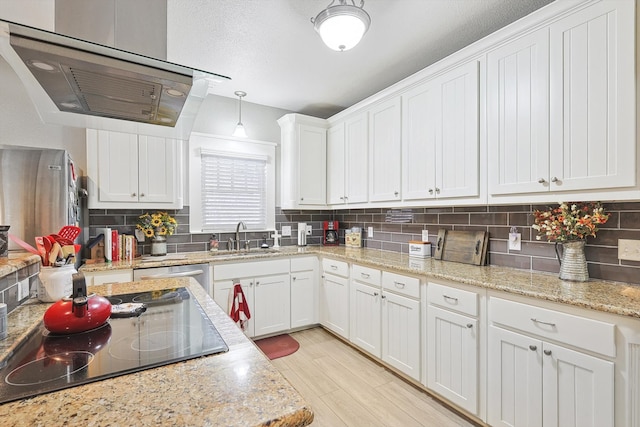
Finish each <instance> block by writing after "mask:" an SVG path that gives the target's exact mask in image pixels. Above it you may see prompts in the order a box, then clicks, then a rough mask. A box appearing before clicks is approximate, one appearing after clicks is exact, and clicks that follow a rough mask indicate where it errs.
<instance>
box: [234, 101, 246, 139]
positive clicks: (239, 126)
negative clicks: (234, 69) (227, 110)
mask: <svg viewBox="0 0 640 427" xmlns="http://www.w3.org/2000/svg"><path fill="white" fill-rule="evenodd" d="M234 94H235V95H236V96H237V97H238V124H237V125H236V130H234V131H233V136H237V137H239V138H246V137H247V132H245V130H244V125H243V124H242V97H243V96H247V93H246V92H243V91H241V90H238V91H236V92H234Z"/></svg>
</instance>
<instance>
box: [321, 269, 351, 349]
mask: <svg viewBox="0 0 640 427" xmlns="http://www.w3.org/2000/svg"><path fill="white" fill-rule="evenodd" d="M320 315H321V318H320V321H321V323H322V325H323V326H325V327H327V328H329V329H331V330H332V331H333V332H335V333H336V334H338V335H340V336H342V337H343V338H345V339H349V279H347V278H345V277H339V276H334V275H333V274H327V273H325V274H324V277H323V279H322V286H321V289H320Z"/></svg>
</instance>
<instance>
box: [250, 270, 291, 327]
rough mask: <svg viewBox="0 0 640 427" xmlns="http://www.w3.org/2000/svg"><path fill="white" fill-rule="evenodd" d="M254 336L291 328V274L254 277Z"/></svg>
mask: <svg viewBox="0 0 640 427" xmlns="http://www.w3.org/2000/svg"><path fill="white" fill-rule="evenodd" d="M253 283H254V285H253V292H254V294H253V304H254V311H253V313H252V318H253V319H254V336H256V337H259V336H262V335H267V334H273V333H275V332H280V331H286V330H288V329H291V311H290V310H291V283H290V279H289V274H279V275H275V276H264V277H256V278H255V279H253Z"/></svg>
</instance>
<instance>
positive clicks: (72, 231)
mask: <svg viewBox="0 0 640 427" xmlns="http://www.w3.org/2000/svg"><path fill="white" fill-rule="evenodd" d="M80 231H81V230H80V227H76V226H75V225H65V226H64V227H62V228H61V229H60V231H58V236H60V237H62V238H63V239H69V240H71V241H72V242H73V241H74V240H76V237H78V236H79V235H80Z"/></svg>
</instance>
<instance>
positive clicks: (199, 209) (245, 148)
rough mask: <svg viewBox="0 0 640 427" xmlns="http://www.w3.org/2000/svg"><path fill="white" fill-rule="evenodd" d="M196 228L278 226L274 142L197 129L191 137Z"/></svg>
mask: <svg viewBox="0 0 640 427" xmlns="http://www.w3.org/2000/svg"><path fill="white" fill-rule="evenodd" d="M189 151H190V154H189V159H190V160H189V170H190V172H189V177H190V179H189V195H190V197H189V199H190V200H189V205H190V221H189V223H190V225H191V230H190V232H191V233H212V232H229V231H234V230H235V228H236V225H237V224H238V222H240V221H243V222H244V223H245V224H246V225H247V229H249V230H272V229H274V226H275V172H274V165H273V163H274V156H275V144H272V143H260V142H248V141H238V140H228V139H224V138H221V137H211V136H205V135H198V134H194V135H192V137H191V139H190V141H189Z"/></svg>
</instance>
